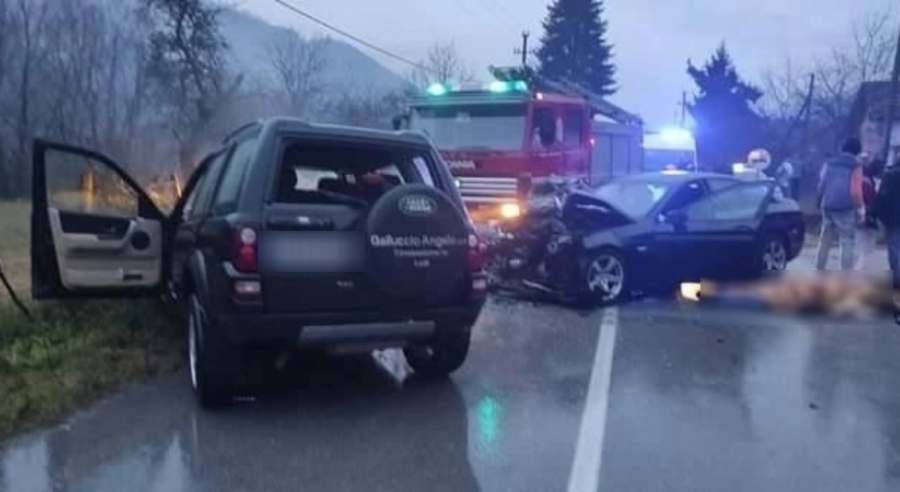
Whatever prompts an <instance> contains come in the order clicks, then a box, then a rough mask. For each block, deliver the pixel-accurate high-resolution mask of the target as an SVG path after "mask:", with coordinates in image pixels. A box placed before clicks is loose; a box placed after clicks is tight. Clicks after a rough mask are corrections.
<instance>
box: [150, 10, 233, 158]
mask: <svg viewBox="0 0 900 492" xmlns="http://www.w3.org/2000/svg"><path fill="white" fill-rule="evenodd" d="M143 2H144V4H145V5H146V7H147V10H148V13H149V14H150V16H151V18H152V19H153V20H154V30H153V32H152V33H151V66H150V70H151V75H152V78H153V80H154V81H155V82H156V84H155V85H156V88H157V90H158V94H159V95H160V96H161V99H162V101H164V102H165V103H166V104H167V106H168V108H169V115H168V119H169V121H171V122H172V124H171V125H170V130H171V131H172V134H173V136H174V137H175V138H176V139H177V140H178V141H179V144H180V147H181V150H180V154H181V155H180V159H181V164H182V167H185V168H187V167H190V166H192V165H193V164H195V161H196V159H197V157H198V154H199V153H200V152H201V151H202V147H203V145H204V143H205V141H206V140H208V139H209V138H211V134H212V133H214V132H213V130H212V124H213V122H214V118H215V116H216V114H217V112H218V111H220V110H222V109H223V107H224V106H226V105H227V103H228V101H229V99H231V98H233V97H234V95H235V93H236V92H237V90H238V88H239V86H240V83H241V78H240V77H230V76H229V74H228V71H227V66H226V62H225V57H224V52H225V50H227V48H228V46H227V44H226V43H225V41H224V39H223V38H222V35H221V33H220V32H219V15H220V14H221V12H222V9H221V8H220V7H218V6H216V5H213V4H212V3H210V2H209V1H208V0H143Z"/></svg>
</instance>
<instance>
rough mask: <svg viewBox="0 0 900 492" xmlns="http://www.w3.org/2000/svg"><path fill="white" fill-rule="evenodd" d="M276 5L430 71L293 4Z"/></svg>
mask: <svg viewBox="0 0 900 492" xmlns="http://www.w3.org/2000/svg"><path fill="white" fill-rule="evenodd" d="M275 3H277V4H279V5H281V6H282V7H284V8H286V9H288V10H290V11H292V12H294V13H296V14H298V15H300V16H302V17H304V18H306V19H308V20H311V21H313V22H315V23H316V24H318V25H320V26H322V27H324V28H326V29H328V30H330V31H333V32H336V33H338V34H340V35H341V36H344V37H345V38H347V39H350V40H353V41H355V42H357V43H358V44H361V45H363V46H365V47H366V48H369V49H370V50H372V51H375V52H377V53H380V54H382V55H384V56H386V57H388V58H391V59H394V60H397V61H399V62H402V63H405V64H407V65H410V66H412V67H415V68H419V69H422V70H428V68H427V67H425V66H423V65H422V64H420V63H417V62H414V61H412V60H410V59H409V58H405V57H403V56H400V55H398V54H396V53H393V52H391V51H388V50H386V49H384V48H382V47H380V46H378V45H375V44H373V43H370V42H368V41H366V40H365V39H362V38H360V37H359V36H356V35H354V34H351V33H350V32H348V31H345V30H343V29H341V28H339V27H337V26H335V25H333V24H329V23H328V22H325V21H324V20H322V19H319V18H318V17H316V16H314V15H312V14H310V13H309V12H305V11H303V10H301V9H300V8H298V7H295V6H293V5H291V4H289V3H287V2H285V1H284V0H275Z"/></svg>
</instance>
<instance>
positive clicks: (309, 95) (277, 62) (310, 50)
mask: <svg viewBox="0 0 900 492" xmlns="http://www.w3.org/2000/svg"><path fill="white" fill-rule="evenodd" d="M327 43H328V40H327V39H324V38H314V39H304V38H302V37H301V36H300V35H299V34H297V33H296V32H294V31H288V32H285V33H284V35H283V36H281V37H280V38H279V39H277V40H276V41H275V42H273V43H272V45H271V46H269V50H268V51H269V53H268V55H269V63H270V64H271V66H272V71H273V73H274V76H275V83H276V91H277V95H276V96H277V97H279V98H281V99H283V100H284V101H285V103H286V107H287V110H288V112H289V113H290V114H292V115H296V116H302V117H309V116H310V113H312V112H314V110H315V109H316V108H315V107H314V106H315V104H316V102H317V99H318V98H320V96H321V95H322V93H323V91H324V82H323V78H322V76H323V73H324V72H325V69H326V67H327V61H326V59H325V48H326V46H327Z"/></svg>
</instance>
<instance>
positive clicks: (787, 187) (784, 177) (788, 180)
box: [774, 159, 795, 198]
mask: <svg viewBox="0 0 900 492" xmlns="http://www.w3.org/2000/svg"><path fill="white" fill-rule="evenodd" d="M774 178H775V182H776V184H777V185H778V187H779V188H781V192H782V194H784V197H785V198H795V197H794V194H793V191H794V190H793V187H792V186H791V185H792V183H793V180H794V165H793V164H791V161H790V160H787V159H786V160H784V161H783V162H782V163H781V165H780V166H778V169H776V170H775V176H774Z"/></svg>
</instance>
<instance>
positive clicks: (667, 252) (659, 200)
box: [491, 172, 805, 305]
mask: <svg viewBox="0 0 900 492" xmlns="http://www.w3.org/2000/svg"><path fill="white" fill-rule="evenodd" d="M542 188H543V189H539V190H536V192H535V193H533V194H532V196H531V198H530V200H529V208H528V214H527V215H526V216H525V217H523V219H522V220H521V221H520V222H519V223H518V224H517V225H516V226H514V227H513V228H512V229H511V230H509V231H508V232H507V233H506V234H504V235H503V237H502V239H501V240H500V241H499V242H498V243H497V244H496V245H495V247H494V248H493V256H492V262H491V263H492V273H493V275H492V284H493V286H494V288H495V289H498V290H508V291H516V292H519V293H524V292H528V293H535V294H544V295H549V296H552V297H556V298H558V300H561V301H565V302H578V303H581V304H590V305H606V304H614V303H617V302H620V301H622V300H625V299H626V298H628V297H630V296H633V295H636V294H642V293H650V292H666V291H670V290H671V289H672V288H674V287H675V286H677V284H678V283H680V282H683V281H691V280H701V279H716V280H738V279H746V278H752V277H758V276H760V275H763V274H766V273H777V272H780V271H783V270H785V269H786V268H787V267H788V263H789V262H790V261H792V260H793V259H795V258H796V257H797V256H798V255H799V254H800V251H801V250H802V248H803V241H804V237H805V226H804V224H803V219H802V215H801V212H800V207H799V206H798V204H797V203H796V202H795V201H793V200H789V199H785V198H783V197H782V196H781V195H780V194H779V193H778V192H777V190H776V187H775V185H774V183H773V182H771V181H754V182H747V181H742V180H738V179H735V178H732V177H729V176H724V175H717V174H696V173H681V172H677V173H653V174H642V175H636V176H628V177H624V178H621V179H617V180H613V181H611V182H609V183H606V184H604V185H601V186H599V187H597V188H590V187H586V186H579V185H547V186H544V187H542Z"/></svg>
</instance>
